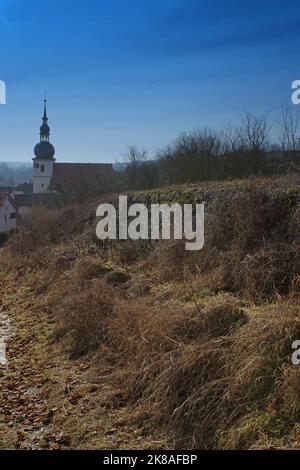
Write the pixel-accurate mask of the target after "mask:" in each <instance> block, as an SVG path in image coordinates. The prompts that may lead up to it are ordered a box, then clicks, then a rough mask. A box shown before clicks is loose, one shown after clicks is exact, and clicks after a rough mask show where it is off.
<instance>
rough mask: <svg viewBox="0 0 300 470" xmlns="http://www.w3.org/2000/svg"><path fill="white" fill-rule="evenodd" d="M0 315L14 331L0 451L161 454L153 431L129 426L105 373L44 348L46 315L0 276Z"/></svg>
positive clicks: (0, 384)
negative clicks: (155, 450) (153, 450)
mask: <svg viewBox="0 0 300 470" xmlns="http://www.w3.org/2000/svg"><path fill="white" fill-rule="evenodd" d="M0 308H1V312H2V314H3V315H6V316H7V317H8V318H10V322H11V324H12V328H13V331H14V335H13V336H12V337H11V338H10V339H9V341H8V343H7V351H6V354H7V359H8V363H7V364H6V365H4V364H3V365H0V449H15V448H17V449H18V448H21V449H67V448H75V449H132V448H135V449H147V448H148V449H149V448H165V447H166V438H165V436H163V435H162V434H161V433H160V432H159V431H156V432H155V433H154V432H152V430H151V429H147V428H145V426H144V425H143V423H137V422H135V421H134V419H133V417H132V413H131V412H130V409H129V407H128V405H127V398H126V397H125V396H123V394H122V391H121V390H118V389H116V388H115V387H113V385H112V383H111V382H110V374H111V370H109V369H108V370H105V369H102V370H101V368H100V367H99V365H98V364H97V363H96V361H93V360H92V358H89V357H85V358H84V360H77V361H70V360H69V359H68V357H67V356H64V355H63V353H62V352H61V348H59V347H58V346H57V344H51V341H50V340H49V338H50V337H51V331H52V328H53V322H52V320H51V313H50V314H49V312H47V311H45V310H44V309H43V305H39V304H38V303H37V304H35V305H33V304H32V296H30V294H29V292H28V290H26V288H25V287H24V286H22V284H21V283H20V284H19V285H16V284H15V281H14V279H13V276H11V275H9V274H7V273H3V272H1V281H0Z"/></svg>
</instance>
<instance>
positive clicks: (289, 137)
mask: <svg viewBox="0 0 300 470" xmlns="http://www.w3.org/2000/svg"><path fill="white" fill-rule="evenodd" d="M270 131H271V126H270V125H269V123H268V119H267V117H266V116H255V115H253V114H251V113H245V115H244V116H243V119H242V121H241V124H240V125H239V126H235V127H234V126H232V125H228V126H226V127H225V128H224V130H222V131H215V130H214V129H210V128H204V129H197V130H194V131H192V132H187V133H182V134H181V135H180V136H179V137H178V138H177V139H176V140H175V142H174V143H173V144H171V145H169V146H167V147H166V148H165V149H163V150H161V151H160V152H159V153H158V154H157V156H156V158H155V159H152V160H149V159H148V158H147V153H146V152H145V151H140V150H139V149H138V148H137V147H135V146H132V147H129V148H128V151H127V153H126V155H125V161H127V165H126V166H125V167H124V169H123V170H122V171H121V172H119V174H118V177H117V181H116V185H117V188H121V189H146V188H153V187H156V186H164V185H171V184H182V183H194V182H197V181H209V180H224V179H233V178H247V177H249V176H251V175H262V176H266V175H272V174H282V173H288V172H291V171H299V170H300V139H299V137H298V118H297V116H296V115H295V114H294V113H293V112H292V111H291V109H290V108H288V107H284V108H283V109H282V115H281V117H280V120H279V121H278V125H277V135H278V139H277V142H274V141H273V142H272V140H271V138H270V134H271V132H270Z"/></svg>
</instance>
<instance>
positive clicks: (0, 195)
mask: <svg viewBox="0 0 300 470" xmlns="http://www.w3.org/2000/svg"><path fill="white" fill-rule="evenodd" d="M6 199H8V200H9V202H10V203H11V205H12V206H13V207H14V208H15V209H16V210H17V209H18V206H17V204H16V203H15V201H14V200H13V199H12V198H11V197H10V195H9V193H0V207H2V206H3V204H4V202H5V201H6Z"/></svg>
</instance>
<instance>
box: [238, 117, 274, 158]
mask: <svg viewBox="0 0 300 470" xmlns="http://www.w3.org/2000/svg"><path fill="white" fill-rule="evenodd" d="M269 131H270V127H269V125H268V121H267V118H266V116H256V115H254V114H251V113H249V112H246V113H245V115H244V118H243V121H242V126H241V127H240V139H241V142H242V143H243V144H244V146H245V147H246V148H247V150H250V151H254V152H255V153H262V152H264V151H265V150H266V147H267V145H268V137H269Z"/></svg>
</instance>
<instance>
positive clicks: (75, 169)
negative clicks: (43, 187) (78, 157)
mask: <svg viewBox="0 0 300 470" xmlns="http://www.w3.org/2000/svg"><path fill="white" fill-rule="evenodd" d="M113 173H114V170H113V165H112V164H111V163H54V165H53V174H52V179H51V183H50V189H58V188H65V187H68V188H70V187H76V186H78V185H83V184H89V183H93V182H98V181H99V182H101V181H103V180H105V179H107V178H110V177H112V175H113Z"/></svg>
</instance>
